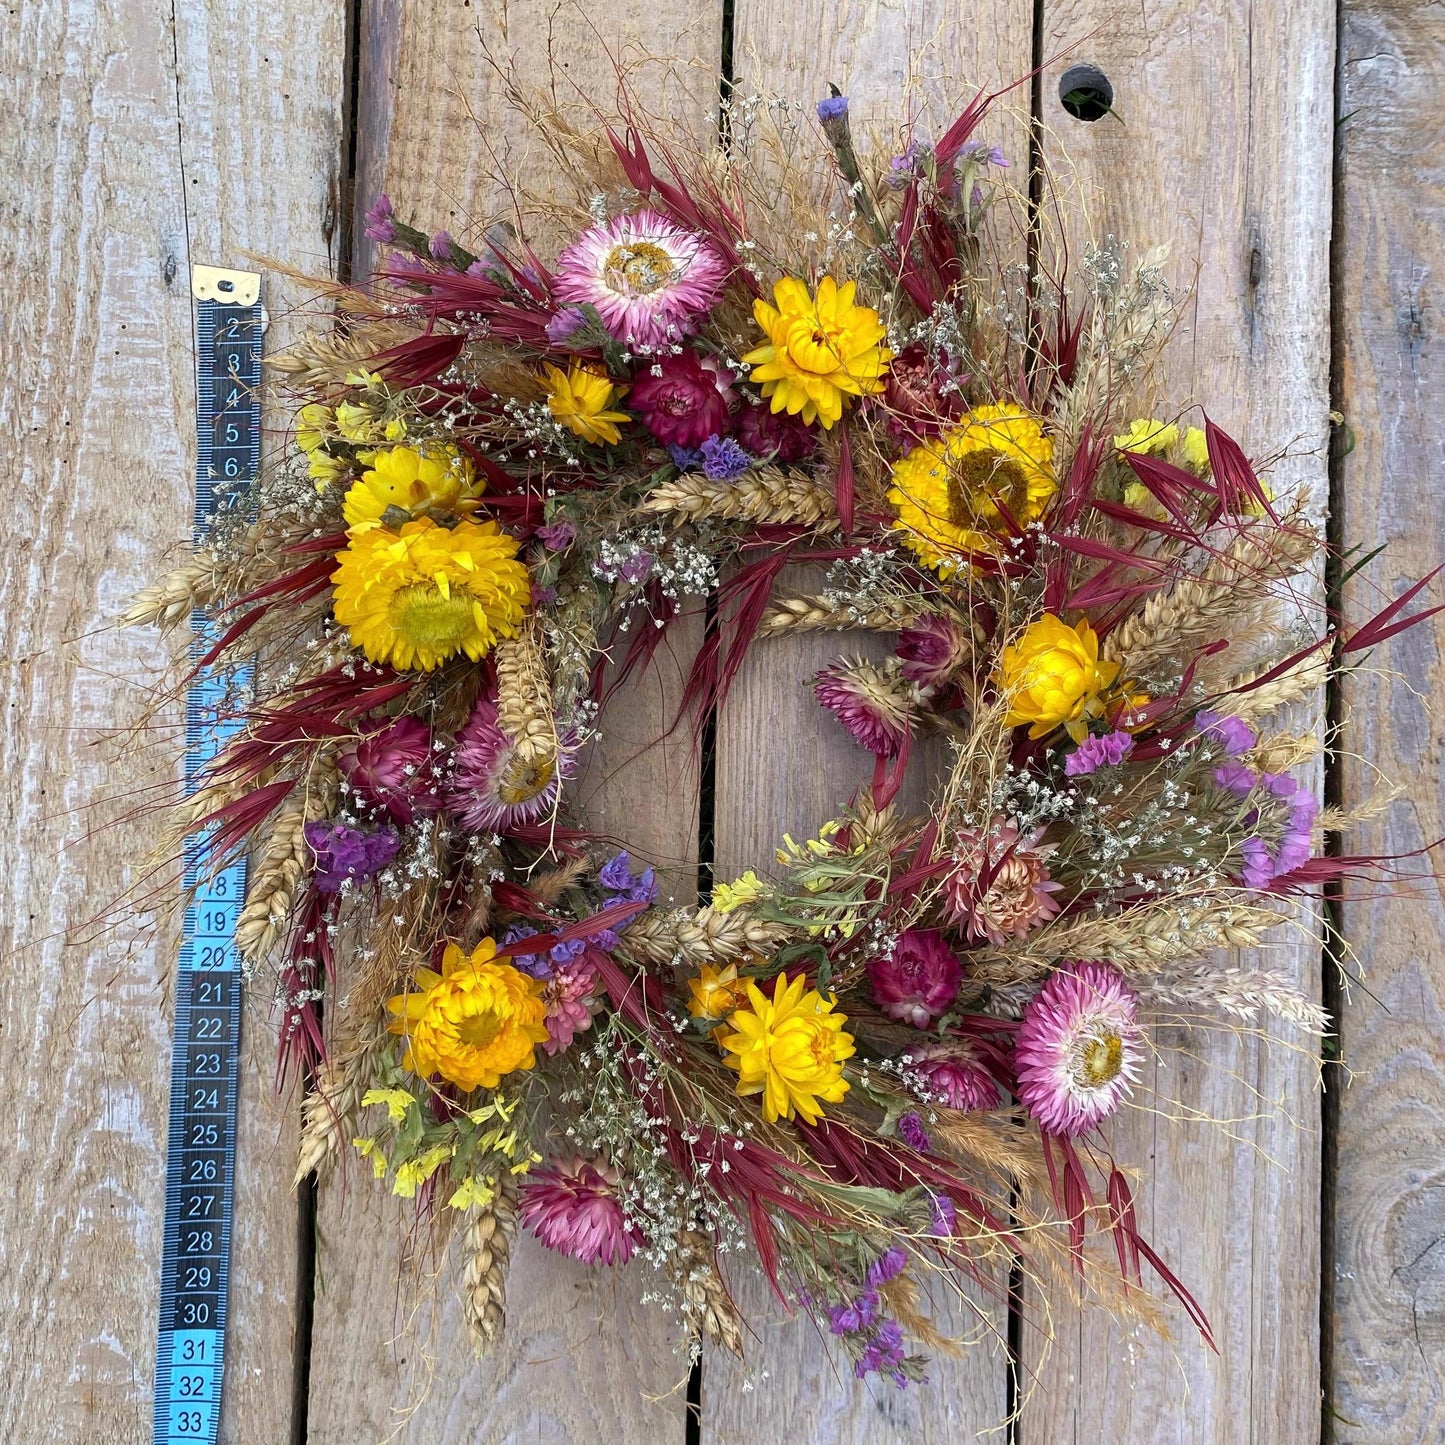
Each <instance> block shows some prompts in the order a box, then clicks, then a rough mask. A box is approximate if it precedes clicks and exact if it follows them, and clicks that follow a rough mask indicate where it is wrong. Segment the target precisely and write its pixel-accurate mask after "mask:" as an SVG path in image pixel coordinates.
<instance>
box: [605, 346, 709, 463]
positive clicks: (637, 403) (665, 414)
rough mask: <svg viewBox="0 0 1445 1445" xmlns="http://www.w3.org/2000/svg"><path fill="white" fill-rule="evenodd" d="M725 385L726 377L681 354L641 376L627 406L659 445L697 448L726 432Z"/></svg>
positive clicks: (691, 355) (693, 355)
mask: <svg viewBox="0 0 1445 1445" xmlns="http://www.w3.org/2000/svg"><path fill="white" fill-rule="evenodd" d="M731 382H732V374H731V373H730V372H727V371H725V370H722V369H721V368H719V367H717V366H716V365H713V366H707V365H704V363H703V362H702V361H700V360H699V359H698V357H697V354H696V353H695V352H692V351H682V352H679V353H678V354H677V355H676V356H665V357H663V358H662V359H661V360H660V361H658V362H655V363H654V364H653V365H652V366H651V367H650V368H648V369H647V370H645V371H643V372H642V373H641V375H639V376H638V378H637V380H636V381H634V382H633V383H632V390H631V391H630V392H628V394H627V405H628V407H629V408H630V409H631V410H632V411H634V412H636V413H637V415H638V416H640V417H641V418H642V420H643V423H644V424H645V425H646V427H647V429H648V431H650V432H651V433H652V434H653V436H655V437H656V438H657V439H658V441H660V442H662V443H663V445H664V446H678V447H697V446H701V445H702V443H703V442H705V441H706V440H707V439H708V438H709V437H712V436H721V435H722V434H723V433H724V432H725V431H727V430H728V424H729V419H730V413H729V411H728V393H729V391H730V388H731Z"/></svg>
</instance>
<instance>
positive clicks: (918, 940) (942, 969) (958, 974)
mask: <svg viewBox="0 0 1445 1445" xmlns="http://www.w3.org/2000/svg"><path fill="white" fill-rule="evenodd" d="M962 979H963V965H962V964H960V963H959V961H958V955H957V954H955V953H954V951H953V950H952V949H951V948H950V947H949V946H948V944H947V943H946V942H945V941H944V938H943V935H942V934H941V933H940V932H939V931H938V929H936V928H908V929H905V930H904V931H903V932H902V933H901V934H899V936H898V941H897V943H895V944H894V945H893V953H892V955H891V956H890V957H888V958H874V959H870V960H869V962H868V981H869V983H871V984H872V986H873V999H874V1002H875V1003H877V1005H878V1007H879V1008H881V1009H882V1010H883V1012H884V1013H886V1014H887V1015H888V1017H889V1018H892V1019H897V1020H898V1022H899V1023H905V1024H912V1025H913V1026H914V1028H919V1029H924V1028H927V1027H928V1026H929V1024H931V1023H932V1022H933V1021H934V1020H935V1019H937V1018H940V1017H941V1016H942V1015H943V1014H945V1013H947V1012H948V1010H949V1008H950V1007H951V1006H952V1004H953V1001H954V999H956V998H957V997H958V986H959V984H960V982H962Z"/></svg>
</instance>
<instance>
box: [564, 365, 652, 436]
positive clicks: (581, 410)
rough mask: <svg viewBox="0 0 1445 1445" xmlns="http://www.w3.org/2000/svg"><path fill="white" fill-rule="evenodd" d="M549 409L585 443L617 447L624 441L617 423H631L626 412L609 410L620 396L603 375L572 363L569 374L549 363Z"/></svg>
mask: <svg viewBox="0 0 1445 1445" xmlns="http://www.w3.org/2000/svg"><path fill="white" fill-rule="evenodd" d="M542 370H543V377H544V380H545V382H546V386H547V409H548V410H549V411H550V412H551V413H552V415H553V416H554V417H556V418H557V420H558V421H559V422H561V423H562V425H563V426H565V427H566V428H567V430H568V431H570V432H571V433H572V434H573V435H574V436H579V437H581V438H582V440H583V441H584V442H593V443H594V444H596V445H598V446H601V445H603V444H604V443H605V444H607V445H608V446H616V445H617V443H618V442H619V441H621V440H622V435H621V433H620V432H619V431H618V430H617V424H618V422H623V421H631V420H632V418H631V417H630V416H628V414H627V413H626V412H625V411H611V410H609V408H610V407H611V406H612V403H613V402H614V401H616V400H617V398H618V397H619V396H620V395H621V392H620V391H619V390H618V388H617V387H615V386H613V384H612V383H611V382H610V381H609V380H608V379H607V378H606V377H605V376H603V375H602V374H601V373H600V372H596V371H593V370H591V369H590V368H589V367H586V366H582V365H580V364H578V363H575V362H574V363H573V365H572V367H571V369H570V370H568V371H563V370H561V369H560V368H559V367H556V366H553V365H552V364H551V363H550V362H548V363H547V364H546V365H545V366H544V367H543V368H542Z"/></svg>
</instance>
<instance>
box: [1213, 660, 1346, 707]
mask: <svg viewBox="0 0 1445 1445" xmlns="http://www.w3.org/2000/svg"><path fill="white" fill-rule="evenodd" d="M1272 670H1273V669H1272V668H1267V667H1266V668H1260V669H1259V670H1258V671H1257V672H1253V673H1246V674H1245V675H1244V676H1242V677H1237V678H1235V679H1234V681H1233V682H1231V683H1230V684H1229V686H1228V687H1227V688H1226V689H1225V690H1224V696H1225V697H1227V698H1228V699H1229V711H1230V712H1231V713H1233V714H1234V715H1235V716H1236V717H1240V718H1243V719H1244V720H1245V721H1246V722H1253V721H1255V720H1256V719H1258V718H1264V717H1268V716H1269V715H1270V714H1271V713H1274V712H1278V711H1279V710H1280V708H1282V707H1287V706H1288V705H1289V704H1290V703H1294V702H1298V701H1299V700H1300V699H1301V698H1304V697H1308V696H1309V694H1310V693H1312V692H1314V691H1315V689H1316V688H1319V687H1323V686H1324V684H1325V681H1326V679H1327V678H1328V677H1329V670H1330V665H1329V659H1328V658H1327V657H1324V656H1322V655H1321V654H1319V653H1311V654H1310V656H1309V657H1306V658H1302V659H1301V660H1300V661H1299V662H1297V663H1295V665H1294V666H1293V667H1291V668H1288V669H1287V670H1286V671H1284V672H1282V673H1281V674H1280V675H1279V676H1278V677H1277V678H1275V679H1274V680H1273V681H1271V682H1266V683H1262V684H1261V685H1260V686H1259V687H1251V686H1250V684H1251V683H1253V682H1254V680H1255V678H1257V677H1263V676H1264V674H1265V673H1266V672H1270V671H1272Z"/></svg>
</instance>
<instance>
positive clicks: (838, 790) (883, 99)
mask: <svg viewBox="0 0 1445 1445" xmlns="http://www.w3.org/2000/svg"><path fill="white" fill-rule="evenodd" d="M735 16H736V30H735V40H734V53H735V55H736V68H737V72H738V84H737V91H738V94H739V95H747V94H750V93H752V92H754V91H761V92H763V93H764V94H769V95H780V96H786V97H787V98H788V99H790V100H795V101H799V102H801V103H802V106H803V108H804V110H805V111H810V110H811V108H812V104H813V103H814V102H815V101H816V100H818V99H819V97H821V96H823V95H825V94H827V86H828V83H829V82H830V81H831V82H833V83H835V84H837V85H838V87H839V88H840V89H841V90H842V91H843V92H844V93H845V94H847V95H848V97H849V117H850V119H851V120H852V122H853V127H854V132H855V134H856V135H857V136H858V137H859V138H860V143H862V141H863V138H865V137H868V136H870V135H871V136H872V137H874V143H876V144H878V145H881V146H886V147H888V149H889V151H893V150H897V149H899V148H901V146H902V144H903V141H902V138H901V137H902V129H903V123H904V120H905V117H909V118H916V120H917V121H918V124H919V129H920V131H921V132H923V133H927V132H929V131H932V132H933V133H934V134H936V133H937V132H938V131H939V130H940V129H942V127H944V126H946V125H947V124H948V123H949V122H950V121H951V120H952V119H953V118H954V116H955V115H956V114H957V113H958V111H960V110H961V109H962V108H963V107H964V105H966V104H967V103H968V101H969V100H971V99H972V97H973V95H974V94H975V93H976V91H977V89H979V88H980V87H983V88H988V89H994V88H997V87H998V86H1000V85H1002V84H1007V83H1008V82H1010V81H1013V80H1016V79H1018V78H1019V77H1020V76H1023V75H1026V74H1027V72H1028V70H1029V67H1030V58H1029V57H1030V54H1031V50H1030V46H1031V27H1032V20H1033V7H1032V5H1031V4H1028V3H1023V0H993V3H990V4H985V5H981V6H976V7H972V8H971V9H969V10H967V11H962V10H960V9H959V8H958V7H956V6H947V5H941V4H934V3H924V4H906V5H905V4H889V3H878V0H829V3H827V4H825V5H810V6H799V5H793V4H787V3H783V0H738V3H737V5H736V10H735ZM1013 101H1014V104H1015V106H1016V107H1017V106H1021V107H1022V113H1021V114H1020V112H1019V111H1018V110H1017V109H1014V110H1003V111H1001V112H1000V113H999V114H998V115H997V116H996V117H994V118H993V119H992V120H991V121H990V124H989V126H988V127H987V130H988V136H989V139H990V140H993V141H997V142H999V143H1001V144H1002V145H1003V147H1004V149H1005V151H1006V152H1007V153H1008V154H1009V156H1010V157H1011V158H1012V159H1013V161H1014V163H1015V166H1016V170H1015V171H1014V172H1013V174H1012V179H1013V180H1014V181H1015V183H1016V184H1018V185H1020V186H1022V185H1024V184H1025V181H1024V177H1025V176H1026V171H1027V159H1026V158H1027V143H1026V134H1027V105H1028V92H1027V88H1026V87H1025V88H1024V89H1023V90H1021V91H1016V92H1014V96H1013ZM805 120H806V118H805ZM789 587H798V588H800V589H802V590H810V589H808V587H807V579H806V576H805V575H802V574H799V575H791V574H785V576H784V577H783V579H782V580H781V582H780V590H784V591H786V590H787V589H789ZM812 590H816V589H812ZM886 651H887V640H886V639H884V638H880V637H863V636H861V635H858V634H852V635H844V634H839V633H824V634H810V635H807V636H801V637H796V638H786V639H779V640H776V641H768V642H763V643H759V644H757V646H756V647H755V649H754V651H753V653H752V654H751V655H750V657H749V658H748V660H747V662H746V663H745V664H744V666H743V669H742V672H741V673H740V675H739V678H738V681H737V684H736V686H735V687H734V689H733V692H732V694H731V696H730V697H729V699H728V702H727V705H726V707H725V708H724V710H723V714H722V718H721V721H720V725H719V732H718V766H717V819H716V838H717V876H718V877H719V878H729V877H732V876H734V875H735V874H736V873H738V872H740V871H741V870H742V869H744V868H746V867H766V864H767V862H768V860H770V859H771V858H772V855H773V850H774V849H775V848H776V847H777V846H778V843H779V841H780V840H781V837H782V834H783V833H785V832H790V833H792V834H793V836H794V837H797V838H803V837H812V836H814V835H815V833H816V830H817V827H818V825H819V824H820V823H821V822H823V821H824V820H825V819H826V818H829V817H831V816H833V815H834V813H835V811H836V809H837V807H838V806H839V804H841V803H842V802H844V801H845V800H846V798H847V797H848V795H849V794H850V793H851V792H852V791H853V789H854V788H855V786H856V785H857V784H859V783H862V782H865V781H866V780H867V778H868V776H869V775H870V773H871V759H869V758H868V757H867V756H866V755H865V754H864V753H863V752H861V751H860V750H859V749H858V748H857V747H856V746H855V745H854V744H853V742H852V741H851V740H850V739H849V738H848V736H847V735H846V734H845V733H844V731H843V730H842V728H841V727H840V726H839V725H838V724H837V723H836V722H834V721H833V720H832V719H831V718H830V717H828V716H827V715H826V714H824V713H822V712H821V711H820V710H819V708H818V706H817V704H816V702H815V701H814V699H813V696H812V693H811V690H810V689H809V687H808V680H809V679H810V678H811V677H812V676H813V675H814V674H815V673H816V672H817V671H818V669H819V668H821V667H823V666H825V665H826V664H828V663H829V662H832V661H833V660H834V659H835V658H837V657H838V656H839V655H841V654H844V653H846V654H848V655H855V654H858V653H862V654H864V655H871V656H875V657H878V656H882V655H884V654H885V653H886ZM920 751H921V753H925V754H926V751H927V750H920ZM918 761H919V763H920V764H921V766H915V767H914V768H913V769H912V776H911V778H910V787H909V793H908V795H906V796H905V799H904V803H905V806H906V805H908V804H910V803H911V804H913V805H915V806H917V805H919V804H920V803H921V802H922V801H923V799H924V797H925V796H926V792H927V786H928V775H929V774H930V772H931V771H932V772H936V768H935V769H930V768H929V767H928V760H927V758H926V756H921V757H920V758H919V760H918ZM938 761H939V760H938V755H937V754H935V755H934V762H935V764H936V763H937V762H938ZM737 1292H738V1297H739V1302H740V1304H741V1305H742V1308H743V1310H744V1313H745V1315H747V1316H748V1318H749V1319H750V1321H751V1322H752V1323H753V1324H754V1325H755V1327H756V1329H757V1335H758V1337H757V1338H756V1339H754V1340H750V1341H749V1342H748V1351H749V1356H750V1362H751V1363H750V1367H749V1368H750V1370H751V1372H752V1375H753V1376H755V1375H756V1374H757V1372H759V1371H766V1379H765V1380H761V1381H756V1380H754V1379H752V1378H751V1377H750V1376H749V1374H748V1373H746V1372H744V1371H743V1370H742V1369H740V1368H739V1367H738V1366H737V1365H736V1364H735V1363H734V1362H733V1361H732V1360H731V1359H730V1357H728V1356H726V1355H724V1354H722V1353H721V1352H719V1351H717V1350H711V1351H709V1352H708V1353H707V1354H706V1357H705V1361H704V1369H703V1421H702V1438H703V1440H704V1441H714V1440H719V1441H720V1440H732V1439H775V1438H783V1437H784V1436H785V1435H786V1437H787V1438H790V1439H807V1440H818V1441H822V1440H827V1441H837V1442H840V1445H846V1442H852V1441H868V1442H870V1445H872V1442H879V1445H882V1442H888V1441H904V1440H908V1441H940V1442H941V1441H955V1440H967V1439H973V1438H975V1437H976V1436H977V1435H978V1434H979V1433H980V1432H982V1431H985V1430H988V1429H990V1428H992V1427H996V1426H997V1425H998V1424H999V1422H1000V1421H1001V1420H1002V1419H1003V1416H1004V1413H1005V1380H1006V1359H1007V1351H1006V1348H1005V1341H1006V1336H1007V1325H1006V1311H1005V1310H1004V1309H1003V1307H1002V1305H1001V1303H1000V1302H999V1301H1000V1299H1001V1297H1002V1291H1001V1290H1000V1292H999V1296H998V1297H996V1298H993V1299H982V1298H978V1297H973V1298H972V1299H971V1301H970V1305H969V1306H968V1307H965V1306H963V1305H961V1304H959V1303H958V1302H957V1301H953V1300H942V1299H941V1300H939V1301H938V1303H939V1305H940V1319H941V1321H945V1322H948V1321H951V1322H952V1324H953V1326H954V1328H955V1330H956V1331H957V1332H958V1334H959V1335H960V1337H961V1338H969V1337H977V1343H976V1344H974V1345H972V1346H971V1347H970V1348H968V1349H967V1350H966V1352H965V1354H964V1355H963V1357H962V1358H961V1359H959V1360H949V1359H945V1358H942V1357H936V1358H935V1359H934V1360H933V1362H932V1364H931V1366H930V1372H929V1373H930V1384H929V1385H928V1386H927V1387H925V1388H923V1389H920V1390H907V1391H899V1390H898V1389H897V1388H896V1387H895V1386H893V1385H892V1384H891V1383H888V1382H879V1381H877V1380H873V1381H870V1382H869V1383H867V1384H863V1383H858V1382H855V1381H854V1380H853V1379H852V1378H851V1374H850V1369H849V1366H848V1364H847V1362H846V1361H842V1362H841V1363H840V1362H839V1359H838V1357H836V1356H830V1352H829V1350H828V1349H827V1347H826V1345H825V1343H824V1341H823V1340H822V1339H821V1338H819V1336H818V1334H817V1332H816V1330H815V1329H814V1327H813V1326H811V1325H810V1324H809V1323H808V1322H807V1321H805V1320H796V1321H784V1320H782V1319H780V1318H779V1309H778V1306H777V1303H776V1301H775V1300H774V1299H773V1298H772V1296H771V1295H770V1293H769V1292H768V1290H767V1288H766V1286H765V1285H764V1284H763V1283H762V1282H761V1281H760V1280H756V1279H752V1278H748V1279H744V1280H741V1281H739V1282H737Z"/></svg>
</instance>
